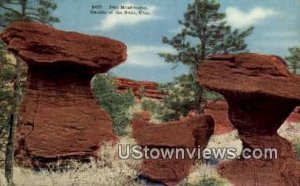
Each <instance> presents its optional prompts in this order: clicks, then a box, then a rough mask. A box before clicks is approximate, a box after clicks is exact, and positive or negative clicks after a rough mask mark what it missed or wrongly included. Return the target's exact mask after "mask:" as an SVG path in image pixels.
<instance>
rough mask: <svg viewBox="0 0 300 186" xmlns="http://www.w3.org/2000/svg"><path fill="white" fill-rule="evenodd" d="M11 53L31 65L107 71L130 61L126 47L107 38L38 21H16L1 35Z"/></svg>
mask: <svg viewBox="0 0 300 186" xmlns="http://www.w3.org/2000/svg"><path fill="white" fill-rule="evenodd" d="M0 38H1V39H2V40H3V41H4V42H5V43H6V44H7V47H8V50H10V51H12V52H14V53H16V54H17V55H18V56H19V57H21V58H22V59H23V60H24V61H25V62H26V63H28V64H29V65H49V64H56V65H57V66H60V65H63V64H67V65H68V67H71V66H72V64H74V66H75V65H79V66H81V67H87V68H88V69H91V70H93V71H95V72H106V71H108V70H109V69H111V68H112V67H114V66H117V65H119V64H120V63H121V62H123V61H125V60H126V58H127V54H126V50H127V49H126V48H127V47H126V45H125V44H124V43H122V42H120V41H116V40H113V39H110V38H106V37H99V36H89V35H85V34H80V33H76V32H66V31H61V30H58V29H55V28H53V27H50V26H47V25H43V24H40V23H36V22H19V21H18V22H14V23H12V24H11V25H9V26H8V27H7V28H6V29H5V30H4V31H3V32H2V33H1V34H0Z"/></svg>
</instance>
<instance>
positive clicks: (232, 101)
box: [198, 54, 300, 185]
mask: <svg viewBox="0 0 300 186" xmlns="http://www.w3.org/2000/svg"><path fill="white" fill-rule="evenodd" d="M198 75H199V82H200V84H202V85H203V86H204V87H206V88H209V89H211V90H214V91H217V92H219V93H221V94H223V96H224V97H225V98H226V100H227V102H228V105H229V110H228V113H229V119H230V121H231V123H232V124H233V125H234V126H235V128H237V130H238V132H239V136H240V138H241V140H242V142H243V148H244V149H245V148H248V149H257V148H260V149H267V148H276V149H277V151H278V154H277V155H278V159H270V158H269V157H266V158H265V159H264V158H262V159H259V160H258V159H254V158H253V157H252V158H251V159H243V158H242V159H240V160H234V161H228V162H223V163H221V164H220V165H219V168H218V171H219V173H220V174H221V175H222V176H224V177H226V178H227V179H229V180H230V181H231V182H232V183H233V184H234V185H300V163H299V162H297V161H296V160H295V154H294V153H293V150H292V147H291V144H290V142H288V141H287V140H285V139H284V138H282V137H280V136H279V135H278V134H277V130H278V128H279V127H280V126H281V125H282V124H283V122H284V121H285V119H286V118H287V117H288V116H289V115H290V113H291V112H292V111H293V110H294V108H295V107H296V106H297V105H299V104H300V78H299V77H297V76H295V75H293V74H291V73H290V72H289V71H288V68H287V65H286V64H285V62H284V61H283V60H282V59H281V58H280V57H277V56H267V55H259V54H237V55H217V56H212V57H210V58H208V59H207V60H205V62H204V63H203V64H202V65H201V66H200V68H199V71H198Z"/></svg>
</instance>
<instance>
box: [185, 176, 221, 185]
mask: <svg viewBox="0 0 300 186" xmlns="http://www.w3.org/2000/svg"><path fill="white" fill-rule="evenodd" d="M222 185H224V182H223V181H220V180H218V179H216V178H205V179H203V180H201V181H199V182H198V183H197V184H195V185H194V184H188V185H187V186H222Z"/></svg>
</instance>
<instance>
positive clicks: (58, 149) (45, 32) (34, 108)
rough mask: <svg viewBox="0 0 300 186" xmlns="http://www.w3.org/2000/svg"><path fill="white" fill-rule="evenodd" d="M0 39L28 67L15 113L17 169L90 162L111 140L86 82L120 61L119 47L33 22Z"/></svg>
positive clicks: (106, 119)
mask: <svg viewBox="0 0 300 186" xmlns="http://www.w3.org/2000/svg"><path fill="white" fill-rule="evenodd" d="M1 38H2V39H3V40H4V42H6V44H7V47H8V49H9V50H10V51H12V52H13V53H15V54H16V55H17V56H20V57H21V58H22V59H23V60H24V61H25V62H26V63H28V65H29V69H28V80H27V86H26V89H25V92H24V97H23V101H22V104H21V107H20V111H19V115H20V121H19V125H18V131H17V146H16V153H15V155H16V159H17V162H18V163H20V164H23V165H25V166H29V167H37V168H38V167H40V166H42V165H43V163H46V162H51V161H55V160H57V159H73V158H78V159H83V158H88V157H91V156H92V157H93V156H94V157H95V156H97V153H98V150H99V146H100V145H101V144H102V143H105V142H107V141H111V140H112V141H116V140H117V137H116V136H115V134H114V133H113V130H112V121H111V118H110V116H109V115H108V114H107V113H106V112H104V111H103V110H102V109H101V108H100V107H99V105H98V104H97V103H96V101H95V99H94V97H93V95H92V92H91V88H90V81H91V78H92V77H93V74H94V73H96V72H106V71H107V70H108V69H110V68H112V67H114V66H116V65H117V64H119V63H121V62H122V61H124V60H125V58H126V46H125V45H124V44H122V43H121V42H119V41H115V40H112V39H108V38H103V37H96V36H87V35H83V34H79V33H74V32H64V31H60V30H56V29H54V28H52V27H49V26H46V25H42V24H39V23H33V22H16V23H13V24H12V25H10V26H9V27H8V28H7V29H5V30H4V32H2V33H1Z"/></svg>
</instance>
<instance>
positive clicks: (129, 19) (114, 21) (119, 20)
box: [95, 2, 159, 31]
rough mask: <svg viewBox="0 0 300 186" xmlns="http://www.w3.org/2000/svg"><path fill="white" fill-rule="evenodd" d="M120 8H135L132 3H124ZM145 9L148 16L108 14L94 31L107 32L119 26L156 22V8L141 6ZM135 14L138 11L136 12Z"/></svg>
mask: <svg viewBox="0 0 300 186" xmlns="http://www.w3.org/2000/svg"><path fill="white" fill-rule="evenodd" d="M120 6H137V5H135V4H133V3H130V2H126V3H124V4H121V5H120ZM143 6H145V7H147V8H148V9H147V10H146V11H147V12H149V14H148V15H145V14H136V15H134V14H126V15H123V14H110V15H107V16H106V17H105V18H104V19H103V20H101V21H100V23H99V25H98V26H97V27H96V28H95V29H96V30H103V31H107V30H110V29H113V28H115V27H117V26H119V25H135V24H138V23H141V22H146V21H151V20H156V19H158V18H159V17H158V16H156V15H155V13H156V12H157V7H156V6H154V5H143ZM136 11H137V12H138V11H139V10H136Z"/></svg>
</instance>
